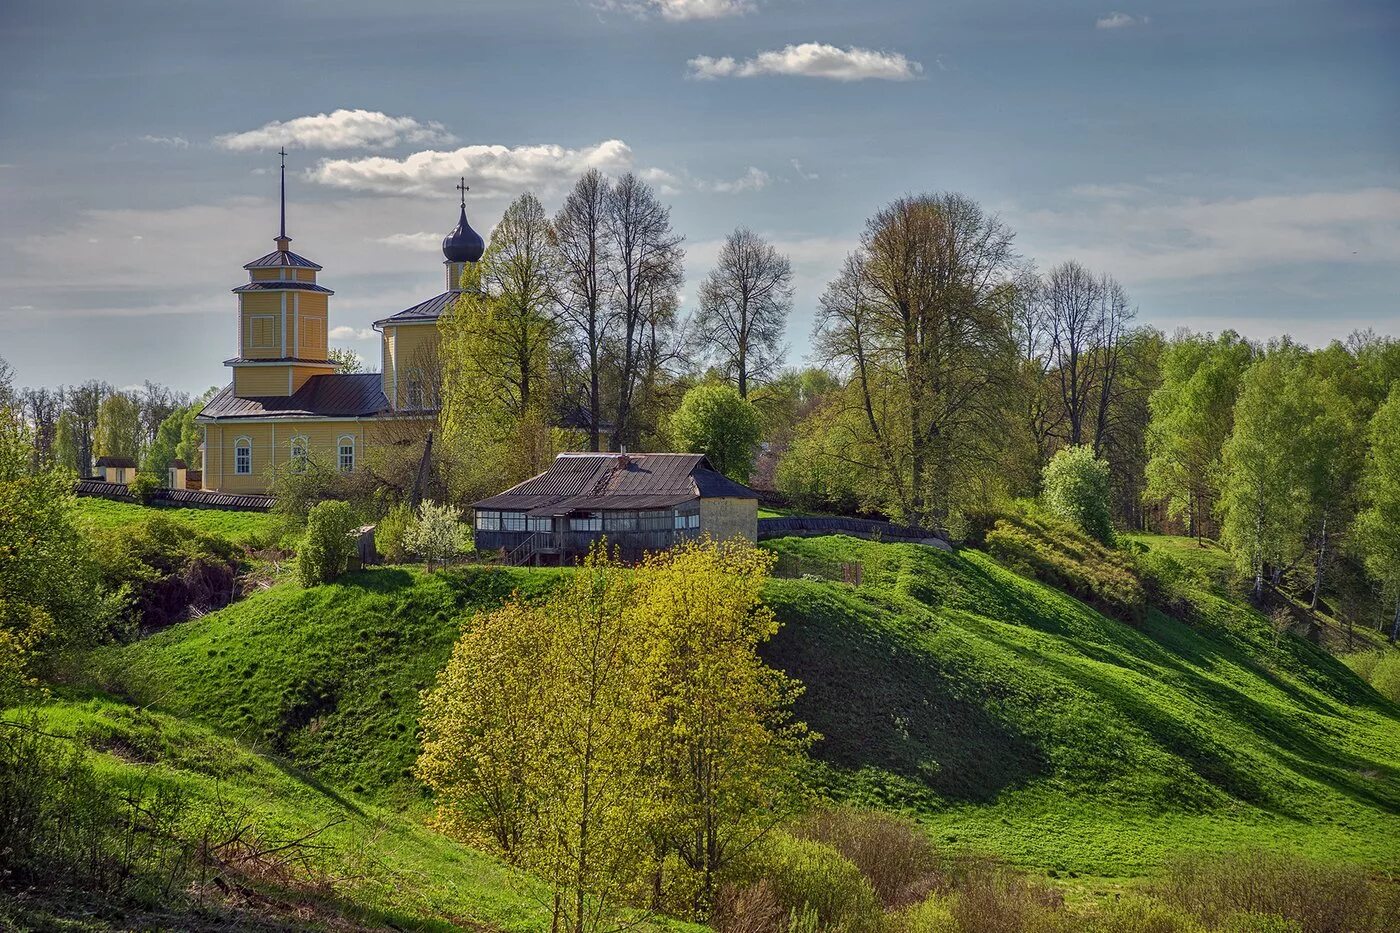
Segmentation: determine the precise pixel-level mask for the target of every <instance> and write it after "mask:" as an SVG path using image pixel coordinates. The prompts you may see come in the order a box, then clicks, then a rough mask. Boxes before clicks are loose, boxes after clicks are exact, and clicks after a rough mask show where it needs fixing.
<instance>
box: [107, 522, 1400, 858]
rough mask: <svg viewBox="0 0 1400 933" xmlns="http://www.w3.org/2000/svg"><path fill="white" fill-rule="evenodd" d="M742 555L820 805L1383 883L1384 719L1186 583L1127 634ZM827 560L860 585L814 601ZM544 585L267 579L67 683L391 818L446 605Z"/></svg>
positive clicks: (894, 553) (1052, 603)
mask: <svg viewBox="0 0 1400 933" xmlns="http://www.w3.org/2000/svg"><path fill="white" fill-rule="evenodd" d="M766 546H769V547H771V548H772V549H773V550H775V551H776V552H778V553H779V555H780V557H781V565H782V567H783V568H784V569H785V572H789V573H791V574H792V575H793V576H794V577H795V578H791V579H775V580H773V581H772V582H771V584H770V586H769V588H768V593H767V596H768V599H769V601H770V602H771V604H772V605H773V606H774V607H775V609H776V611H777V613H778V615H779V618H780V619H781V620H782V621H783V622H784V627H783V630H782V631H781V632H780V634H779V635H778V637H777V639H776V640H775V641H774V642H773V644H772V645H771V648H770V651H769V655H770V660H771V661H772V662H773V663H775V664H777V665H779V666H782V667H784V668H785V669H787V670H788V671H789V672H790V673H792V674H794V675H795V676H797V677H799V678H800V679H801V680H803V681H804V682H805V683H806V684H807V692H806V695H805V696H804V697H803V698H802V700H801V701H800V702H799V708H798V711H799V713H800V715H801V716H802V717H803V718H804V719H806V721H807V722H809V723H810V724H811V725H812V726H813V727H815V728H816V729H817V730H818V731H820V732H821V733H822V734H823V735H824V739H823V740H822V741H821V742H820V743H819V744H818V745H817V746H816V748H815V749H814V763H813V766H812V775H811V777H812V782H813V783H814V784H815V785H816V786H818V787H820V788H822V789H824V790H825V791H826V792H827V793H829V794H831V795H832V796H833V797H836V798H838V799H843V800H850V801H855V802H860V803H868V804H873V805H879V806H884V807H892V808H899V809H903V810H906V811H908V812H911V813H913V814H914V815H916V816H917V817H918V818H919V819H920V820H922V821H923V822H924V823H925V824H926V825H927V826H928V827H929V828H930V829H931V831H932V832H933V833H934V834H935V835H936V837H937V838H939V839H941V840H942V841H943V842H945V843H946V844H948V845H950V846H954V847H968V848H972V849H978V850H983V851H990V852H994V853H997V854H1000V855H1002V856H1004V857H1006V858H1009V859H1011V860H1013V861H1015V862H1016V863H1018V864H1021V865H1024V866H1026V867H1029V868H1032V869H1036V870H1042V871H1047V872H1053V873H1056V874H1070V873H1074V874H1079V875H1094V876H1116V877H1117V876H1137V875H1141V874H1144V873H1148V872H1151V871H1152V870H1153V869H1154V867H1155V866H1157V865H1158V864H1159V863H1160V862H1161V861H1162V860H1163V859H1165V858H1167V857H1169V856H1170V855H1172V854H1173V853H1174V852H1177V851H1183V850H1216V849H1219V848H1222V847H1233V846H1244V845H1260V846H1264V847H1267V848H1274V849H1284V850H1296V851H1302V852H1309V853H1312V854H1313V855H1316V856H1318V857H1322V858H1327V859H1344V860H1349V861H1356V862H1359V863H1362V864H1366V865H1369V866H1373V867H1384V868H1389V869H1396V868H1400V855H1397V854H1396V852H1395V851H1394V848H1393V845H1391V842H1392V841H1393V840H1394V839H1395V838H1397V837H1400V709H1397V707H1396V706H1395V705H1393V704H1391V703H1389V702H1387V701H1385V700H1384V699H1382V698H1381V697H1380V696H1379V695H1377V694H1376V693H1375V692H1374V691H1372V690H1371V689H1370V688H1369V687H1368V686H1366V685H1365V684H1364V683H1363V682H1362V681H1360V680H1359V679H1357V678H1356V677H1355V676H1354V675H1353V674H1352V673H1351V672H1350V671H1349V670H1347V669H1346V668H1345V667H1344V666H1343V665H1342V664H1340V663H1339V662H1337V661H1336V660H1335V659H1334V658H1333V657H1332V656H1330V655H1328V654H1326V653H1325V652H1323V651H1322V650H1320V649H1318V648H1316V647H1314V646H1312V645H1310V644H1308V643H1306V642H1304V641H1302V640H1299V639H1295V638H1285V639H1283V640H1282V641H1281V642H1280V643H1279V644H1278V645H1277V646H1275V644H1274V635H1273V632H1272V631H1271V629H1270V628H1269V626H1268V623H1267V620H1266V619H1264V618H1263V617H1262V616H1260V615H1258V614H1257V613H1254V612H1253V611H1251V610H1249V609H1247V608H1245V607H1243V606H1241V605H1239V604H1236V603H1234V602H1231V601H1230V600H1229V599H1227V598H1226V597H1225V596H1223V595H1221V594H1220V593H1217V592H1212V591H1211V588H1210V587H1209V586H1206V585H1201V586H1198V587H1193V588H1191V590H1190V592H1189V596H1190V600H1191V604H1192V607H1193V609H1194V611H1193V619H1192V621H1191V623H1190V624H1187V623H1184V622H1181V621H1178V620H1177V619H1174V618H1170V617H1168V616H1165V615H1162V614H1160V613H1159V612H1156V611H1153V612H1152V613H1150V614H1149V616H1148V617H1147V619H1146V620H1145V621H1144V622H1143V623H1142V624H1141V625H1140V626H1139V627H1136V628H1135V627H1131V626H1129V625H1126V624H1124V623H1122V622H1119V621H1116V620H1112V619H1109V618H1107V617H1105V616H1103V615H1101V614H1099V613H1098V612H1096V611H1094V610H1092V609H1090V608H1088V607H1087V606H1086V605H1084V604H1083V603H1081V602H1079V601H1077V600H1075V599H1073V598H1071V597H1069V596H1066V595H1064V594H1062V593H1060V592H1059V591H1057V590H1054V589H1051V588H1050V587H1047V586H1045V585H1042V584H1040V583H1037V582H1035V581H1033V580H1030V579H1027V578H1026V577H1023V576H1020V575H1017V574H1015V573H1013V572H1011V571H1009V570H1006V569H1004V568H1003V567H1001V566H1000V565H998V564H997V563H996V562H995V561H993V560H992V559H991V558H989V557H987V556H985V555H983V554H980V553H978V552H976V551H972V550H962V551H959V552H956V553H946V552H942V551H938V550H934V549H931V548H925V547H921V546H918V545H904V544H882V543H875V542H866V541H857V540H854V539H849V538H842V537H830V538H813V539H784V540H781V541H776V542H770V543H769V544H768V545H766ZM854 563H859V564H860V565H861V567H862V570H863V580H862V583H861V584H860V585H859V586H852V585H848V584H846V583H843V582H839V581H841V580H842V578H843V576H844V574H845V573H846V571H845V570H843V567H842V565H843V564H854ZM559 573H560V572H559V571H548V570H533V571H530V570H513V569H512V570H506V569H473V570H468V571H464V572H461V573H453V574H447V575H438V576H433V577H428V576H425V575H423V574H422V573H420V572H419V571H417V570H412V569H406V568H380V569H372V570H368V571H365V572H362V573H358V574H354V575H351V576H349V577H347V578H345V579H344V580H343V581H342V582H340V583H337V584H335V585H332V586H328V587H322V588H319V589H317V590H314V591H304V590H301V589H300V588H298V587H296V586H293V585H288V584H284V585H280V586H277V587H274V588H273V589H271V590H268V591H266V592H263V593H259V594H257V595H255V596H253V597H251V598H250V599H248V600H245V601H244V602H241V603H239V604H237V605H234V606H231V607H229V608H227V609H224V610H222V611H220V612H217V613H213V614H211V615H209V616H206V617H204V618H202V619H199V620H196V621H193V622H188V623H184V624H181V625H179V626H177V627H175V628H173V629H171V630H168V631H165V632H162V633H160V634H158V635H156V636H154V637H151V638H149V639H147V640H145V641H142V642H139V643H136V644H133V645H129V646H125V647H120V648H110V649H105V650H103V651H101V652H99V653H98V654H97V656H96V665H95V666H96V670H97V671H98V679H99V681H100V684H101V686H103V687H104V688H106V689H108V690H111V691H113V692H115V693H117V694H118V695H122V696H126V697H129V698H131V699H132V700H133V701H135V702H137V703H140V704H149V705H152V706H154V707H156V708H158V709H161V710H165V711H168V712H170V713H172V714H176V715H179V716H182V717H188V718H189V719H192V720H196V721H198V722H200V723H203V724H204V725H206V726H210V727H213V728H216V729H218V730H220V731H221V732H223V733H226V734H228V735H230V736H234V737H238V738H239V739H241V740H243V741H246V742H249V743H252V744H253V745H254V746H255V747H258V748H261V749H264V750H266V751H268V752H271V753H274V754H275V755H277V756H278V757H279V758H282V759H285V760H287V761H290V762H292V763H294V764H295V765H296V766H298V767H300V768H304V769H305V770H306V771H307V772H309V773H310V774H311V775H313V776H314V777H315V778H316V779H317V780H320V781H324V782H326V783H328V784H331V785H334V786H335V787H337V788H340V789H345V790H348V791H351V792H353V793H356V794H363V795H364V796H366V797H368V798H370V799H373V800H376V801H377V802H380V803H394V804H397V805H401V806H408V807H410V808H413V807H415V806H419V805H420V803H419V802H420V801H421V794H420V791H419V789H418V788H417V786H416V785H415V784H414V783H413V781H412V780H411V777H410V776H409V771H408V769H409V767H410V765H411V763H412V761H413V759H414V756H415V755H416V751H417V748H416V740H415V735H414V732H415V724H416V716H417V694H418V691H419V690H420V689H422V688H423V687H424V686H426V685H427V684H428V683H429V682H430V681H431V679H432V676H433V674H434V672H435V671H436V670H437V669H438V668H439V667H441V665H442V664H443V663H444V661H445V659H446V657H447V654H448V652H449V650H450V647H451V645H452V643H453V641H454V640H455V638H456V636H457V634H458V632H459V630H460V625H461V624H462V621H463V619H464V618H465V617H466V616H467V615H468V614H469V612H470V611H471V609H472V608H474V607H478V606H488V605H493V604H495V603H496V602H498V601H499V600H500V599H501V598H502V597H503V596H504V595H506V594H507V593H509V592H510V591H511V590H512V589H515V588H520V589H522V590H524V591H526V592H538V591H540V590H542V589H543V588H546V587H549V586H551V585H552V584H553V582H554V581H555V580H557V578H558V574H559Z"/></svg>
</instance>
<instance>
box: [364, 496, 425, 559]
mask: <svg viewBox="0 0 1400 933" xmlns="http://www.w3.org/2000/svg"><path fill="white" fill-rule="evenodd" d="M417 521H418V520H417V518H416V517H415V516H414V514H413V509H411V508H409V506H408V503H406V502H400V503H399V504H398V505H395V506H394V507H393V508H391V509H389V511H388V512H386V513H385V514H384V517H383V518H381V519H380V520H379V524H378V525H376V526H375V528H374V548H375V550H377V551H378V552H379V556H380V557H382V558H384V561H385V563H389V564H402V563H404V562H405V561H406V560H408V547H407V541H408V538H409V536H410V535H411V534H412V533H413V531H414V528H415V526H416V525H417Z"/></svg>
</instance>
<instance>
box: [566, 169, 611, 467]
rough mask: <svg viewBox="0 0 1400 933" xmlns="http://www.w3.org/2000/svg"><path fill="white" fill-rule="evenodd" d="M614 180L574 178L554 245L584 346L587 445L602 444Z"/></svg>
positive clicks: (597, 175) (571, 320)
mask: <svg viewBox="0 0 1400 933" xmlns="http://www.w3.org/2000/svg"><path fill="white" fill-rule="evenodd" d="M610 193H611V186H610V185H609V184H608V180H607V179H606V178H605V177H604V176H603V173H602V172H600V171H598V170H597V169H596V168H594V169H589V170H588V171H587V172H586V173H585V174H584V175H583V177H582V178H580V179H579V180H578V181H577V182H576V183H575V184H574V188H573V190H572V191H571V192H569V196H568V197H567V198H565V199H564V204H563V206H562V207H560V208H559V213H558V214H556V215H555V217H554V227H553V232H554V245H555V248H556V250H557V251H558V255H559V267H560V270H559V271H560V275H559V289H558V301H559V307H560V312H561V318H562V320H563V321H564V322H565V323H566V324H567V325H568V326H569V328H570V330H571V331H572V333H571V335H570V336H571V337H572V341H571V342H573V343H574V344H576V345H577V347H578V349H579V350H580V351H581V352H580V355H581V357H582V360H583V363H584V366H585V367H586V368H587V380H588V417H589V424H590V430H589V432H588V445H589V447H588V449H589V450H597V449H598V425H599V424H600V423H601V420H602V412H603V400H602V389H601V383H602V376H603V366H604V364H605V357H604V345H605V341H606V339H607V331H608V323H609V321H610V317H609V315H608V307H607V302H608V297H609V294H608V291H609V288H610V287H611V284H612V283H611V280H610V277H609V272H610V263H611V261H612V258H613V255H612V250H611V243H610V240H609V238H608V226H607V222H608V211H609V207H610Z"/></svg>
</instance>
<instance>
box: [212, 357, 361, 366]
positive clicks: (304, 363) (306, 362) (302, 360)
mask: <svg viewBox="0 0 1400 933" xmlns="http://www.w3.org/2000/svg"><path fill="white" fill-rule="evenodd" d="M236 363H296V364H298V365H302V366H307V365H310V366H334V365H335V363H334V362H333V361H331V360H313V359H310V358H308V357H301V356H234V357H230V358H229V359H226V360H224V365H225V366H233V365H234V364H236Z"/></svg>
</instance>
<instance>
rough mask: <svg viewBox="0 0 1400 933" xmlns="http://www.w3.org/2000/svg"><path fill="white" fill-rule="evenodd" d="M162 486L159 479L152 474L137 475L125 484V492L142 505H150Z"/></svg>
mask: <svg viewBox="0 0 1400 933" xmlns="http://www.w3.org/2000/svg"><path fill="white" fill-rule="evenodd" d="M163 485H164V484H163V483H161V481H160V477H159V476H157V475H156V474H154V473H137V474H136V478H135V479H133V480H132V481H131V482H130V483H128V484H127V487H126V491H127V492H129V493H131V495H132V497H133V498H134V499H135V500H136V501H137V502H139V503H141V504H142V505H150V504H151V500H152V499H153V498H155V494H156V493H157V492H159V491H160V489H161V487H162V486H163Z"/></svg>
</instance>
